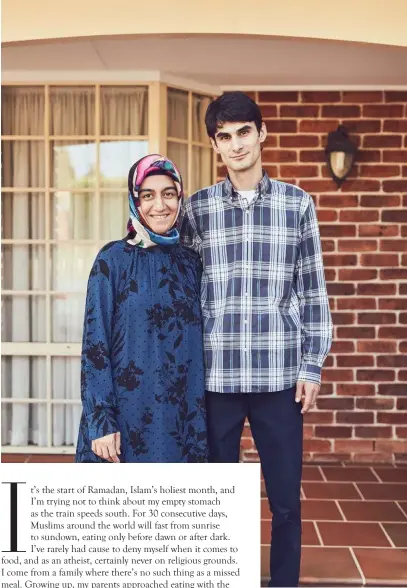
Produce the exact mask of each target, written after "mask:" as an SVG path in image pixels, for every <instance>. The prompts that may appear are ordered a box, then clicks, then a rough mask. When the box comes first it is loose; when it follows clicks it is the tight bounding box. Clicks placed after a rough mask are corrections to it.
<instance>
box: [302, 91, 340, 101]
mask: <svg viewBox="0 0 407 588" xmlns="http://www.w3.org/2000/svg"><path fill="white" fill-rule="evenodd" d="M340 101H341V94H340V92H326V91H312V92H308V91H307V92H301V102H316V103H321V102H340Z"/></svg>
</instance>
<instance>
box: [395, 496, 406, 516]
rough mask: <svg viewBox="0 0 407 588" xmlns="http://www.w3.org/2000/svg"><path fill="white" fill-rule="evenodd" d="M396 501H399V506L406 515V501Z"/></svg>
mask: <svg viewBox="0 0 407 588" xmlns="http://www.w3.org/2000/svg"><path fill="white" fill-rule="evenodd" d="M397 502H398V503H399V505H400V506H401V508H402V509H403V511H404V513H405V515H406V517H407V502H403V501H402V500H398V501H397Z"/></svg>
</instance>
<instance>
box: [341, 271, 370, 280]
mask: <svg viewBox="0 0 407 588" xmlns="http://www.w3.org/2000/svg"><path fill="white" fill-rule="evenodd" d="M376 278H377V270H373V269H340V270H339V280H345V281H350V282H353V281H360V282H363V281H365V280H375V279H376Z"/></svg>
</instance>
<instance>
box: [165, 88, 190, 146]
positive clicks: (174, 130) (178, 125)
mask: <svg viewBox="0 0 407 588" xmlns="http://www.w3.org/2000/svg"><path fill="white" fill-rule="evenodd" d="M167 134H168V136H169V137H174V138H175V139H187V138H188V92H183V91H182V90H174V89H172V88H169V89H168V92H167Z"/></svg>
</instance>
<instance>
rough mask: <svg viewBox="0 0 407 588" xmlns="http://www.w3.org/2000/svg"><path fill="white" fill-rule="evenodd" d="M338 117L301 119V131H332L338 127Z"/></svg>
mask: <svg viewBox="0 0 407 588" xmlns="http://www.w3.org/2000/svg"><path fill="white" fill-rule="evenodd" d="M338 124H339V120H337V119H328V120H325V119H319V120H302V121H300V129H299V130H300V133H324V134H326V133H330V132H331V131H335V130H336V129H337V128H338Z"/></svg>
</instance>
